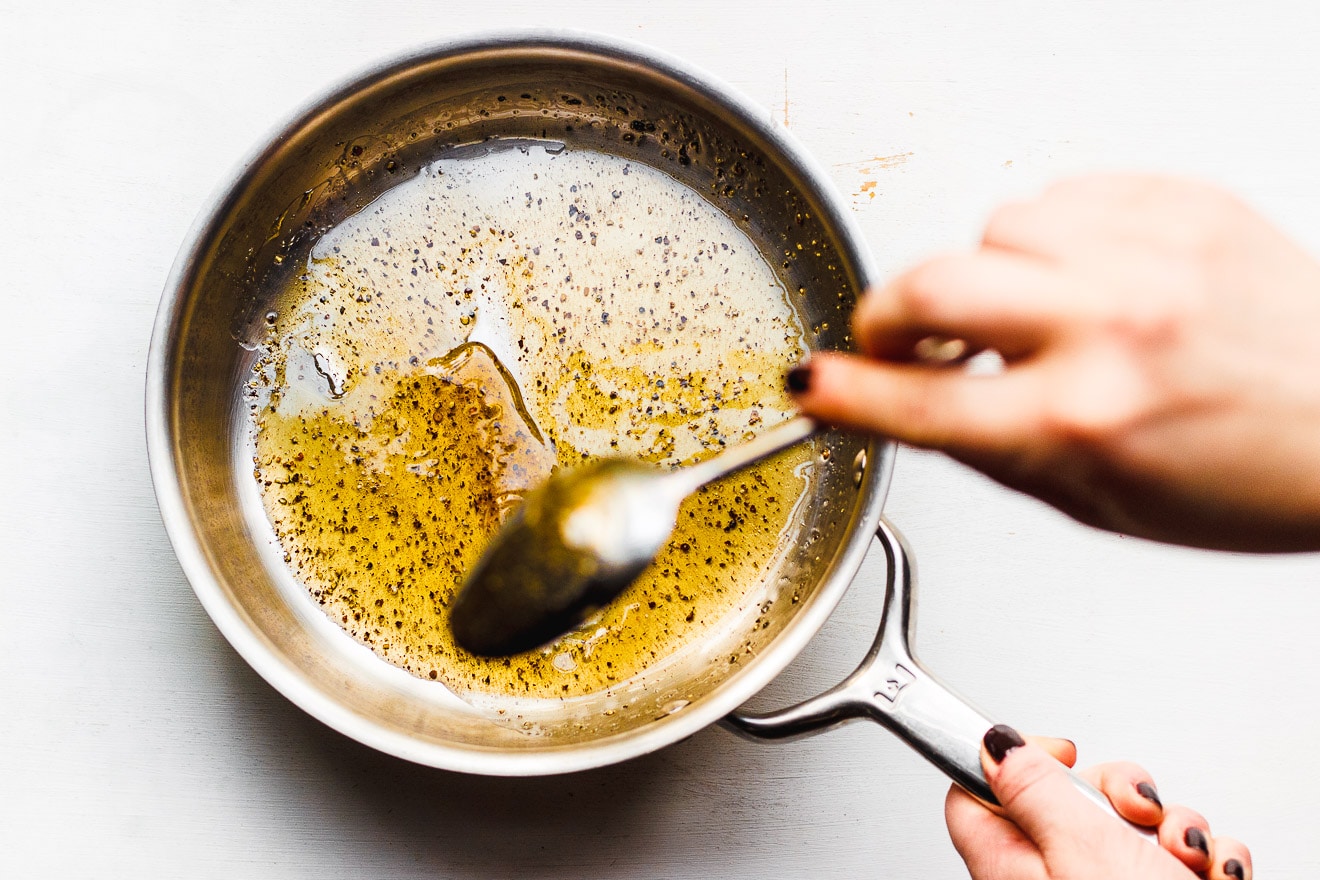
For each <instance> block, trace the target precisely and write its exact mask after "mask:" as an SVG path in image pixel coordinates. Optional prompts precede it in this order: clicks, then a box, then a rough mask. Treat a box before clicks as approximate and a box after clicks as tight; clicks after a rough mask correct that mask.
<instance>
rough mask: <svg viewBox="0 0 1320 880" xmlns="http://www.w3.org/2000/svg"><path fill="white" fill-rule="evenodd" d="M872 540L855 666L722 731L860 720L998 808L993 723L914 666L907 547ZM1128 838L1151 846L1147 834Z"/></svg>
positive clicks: (771, 735)
mask: <svg viewBox="0 0 1320 880" xmlns="http://www.w3.org/2000/svg"><path fill="white" fill-rule="evenodd" d="M876 537H877V538H878V539H879V540H880V543H881V545H883V546H884V548H885V557H886V560H887V562H888V588H887V590H886V592H885V607H884V612H883V615H882V616H881V618H880V632H879V634H877V635H876V638H875V642H874V643H873V644H872V645H871V650H870V651H869V652H868V653H867V655H866V659H865V660H863V661H862V663H861V665H860V666H858V667H857V669H856V670H855V671H854V672H853V673H852V674H851V675H849V676H848V678H846V679H845V680H844V681H843V682H841V683H840V684H839V685H837V686H836V687H833V688H831V689H830V690H828V691H826V692H825V693H823V694H821V695H819V696H816V697H812V698H811V699H808V700H805V701H803V702H801V703H798V704H797V705H796V706H791V707H789V708H787V709H781V710H779V711H777V712H768V713H764V714H753V713H744V712H734V713H731V714H730V715H729V716H728V717H726V718H725V719H724V721H723V724H724V725H725V726H726V727H727V728H728V729H730V730H732V731H733V732H735V733H737V734H739V735H741V736H744V737H746V738H748V739H755V740H787V739H796V738H800V737H804V736H810V735H812V734H815V733H820V732H823V731H825V730H828V729H830V728H832V727H835V726H837V725H839V724H842V723H844V722H846V721H851V720H854V719H859V718H869V719H870V720H872V721H875V722H877V723H878V724H881V725H883V726H884V727H886V728H888V729H889V730H891V731H893V733H895V734H896V735H897V736H898V737H899V738H900V739H902V740H903V741H904V742H906V743H907V744H908V745H910V746H911V747H912V748H914V749H916V750H917V752H918V753H919V754H921V755H922V757H924V758H926V759H927V760H928V761H930V762H931V763H932V764H934V765H935V766H936V767H938V768H939V769H940V770H942V771H944V773H945V774H946V775H948V777H949V778H950V779H952V780H953V781H954V782H956V783H957V784H958V785H960V786H961V787H962V788H964V789H966V790H967V791H969V792H971V793H972V794H973V795H975V796H976V797H978V798H980V799H981V800H983V801H985V802H986V803H988V804H996V803H998V802H997V801H996V799H995V796H994V793H993V792H991V791H990V785H989V783H988V782H986V779H985V772H984V771H983V770H982V769H981V738H982V737H983V736H984V735H985V732H986V731H987V730H989V729H990V727H991V726H992V725H993V722H992V721H991V720H990V719H989V718H988V717H987V716H986V715H985V714H984V713H982V712H980V711H979V710H977V709H975V708H974V707H973V706H972V705H971V704H970V703H968V702H967V701H966V700H965V699H963V698H962V697H960V696H958V695H957V694H956V693H954V692H953V691H952V690H950V689H949V688H948V687H947V686H946V685H945V684H944V683H943V682H941V681H940V680H939V679H938V678H936V677H935V675H933V674H932V673H931V672H930V671H929V670H928V669H926V667H925V666H923V665H922V664H921V662H920V661H919V660H917V658H916V656H915V654H914V653H913V650H912V643H913V640H914V638H915V636H916V596H915V575H914V571H913V565H912V552H911V550H910V548H909V547H908V545H907V541H906V540H905V539H904V538H903V536H902V535H901V534H900V533H899V531H898V530H897V529H895V528H894V527H893V526H892V525H891V524H890V523H889V522H888V521H886V520H884V519H882V520H881V521H880V527H879V529H878V530H877V532H876ZM1068 775H1069V777H1070V779H1071V780H1072V784H1073V786H1074V787H1076V788H1077V790H1078V791H1080V792H1081V793H1082V794H1084V795H1085V796H1086V797H1087V798H1088V799H1089V800H1091V801H1092V802H1093V803H1095V804H1096V805H1097V806H1098V807H1100V808H1101V809H1102V810H1104V811H1105V812H1107V813H1109V814H1110V815H1112V816H1115V817H1118V814H1117V813H1116V812H1115V811H1114V808H1113V805H1112V804H1110V803H1109V799H1108V798H1107V797H1105V796H1104V795H1103V794H1102V793H1101V792H1100V791H1099V790H1098V789H1096V788H1095V787H1094V786H1092V785H1091V784H1090V783H1089V782H1087V781H1086V780H1084V779H1082V778H1081V777H1080V776H1078V775H1077V774H1076V773H1074V772H1073V771H1072V770H1068ZM1132 827H1133V829H1134V830H1136V831H1137V832H1139V833H1140V834H1142V835H1143V836H1145V837H1146V838H1147V839H1149V840H1151V841H1154V840H1155V839H1156V838H1155V835H1154V833H1153V832H1152V831H1151V830H1150V829H1147V828H1141V827H1139V826H1135V825H1134V826H1132Z"/></svg>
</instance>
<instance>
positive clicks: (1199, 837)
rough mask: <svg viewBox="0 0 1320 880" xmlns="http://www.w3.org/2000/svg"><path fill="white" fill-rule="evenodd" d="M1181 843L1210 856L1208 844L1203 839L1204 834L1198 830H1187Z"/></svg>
mask: <svg viewBox="0 0 1320 880" xmlns="http://www.w3.org/2000/svg"><path fill="white" fill-rule="evenodd" d="M1183 843H1185V844H1187V845H1188V846H1190V847H1191V848H1192V849H1199V850H1200V851H1201V852H1203V853H1205V854H1206V855H1210V843H1209V841H1207V840H1206V839H1205V833H1204V832H1203V831H1201V829H1200V828H1188V829H1187V833H1186V834H1184V835H1183Z"/></svg>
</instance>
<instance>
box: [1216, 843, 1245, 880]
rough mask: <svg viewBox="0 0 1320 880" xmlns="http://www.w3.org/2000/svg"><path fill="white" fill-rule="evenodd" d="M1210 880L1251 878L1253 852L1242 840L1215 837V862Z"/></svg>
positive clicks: (1242, 879) (1243, 879)
mask: <svg viewBox="0 0 1320 880" xmlns="http://www.w3.org/2000/svg"><path fill="white" fill-rule="evenodd" d="M1209 878H1210V880H1251V853H1250V852H1249V851H1248V850H1247V847H1246V845H1245V844H1243V843H1242V841H1240V840H1234V839H1233V838H1231V837H1216V838H1215V863H1214V866H1213V867H1212V868H1211V869H1210V873H1209Z"/></svg>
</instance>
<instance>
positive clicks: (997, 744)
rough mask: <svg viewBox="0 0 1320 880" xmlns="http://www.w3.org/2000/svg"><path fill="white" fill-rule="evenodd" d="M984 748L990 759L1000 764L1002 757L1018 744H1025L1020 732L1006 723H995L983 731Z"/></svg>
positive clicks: (1002, 760)
mask: <svg viewBox="0 0 1320 880" xmlns="http://www.w3.org/2000/svg"><path fill="white" fill-rule="evenodd" d="M981 741H982V742H984V743H985V750H986V751H987V752H989V753H990V760H992V761H994V762H995V763H996V764H1002V763H1003V762H1004V757H1005V756H1006V755H1007V754H1008V753H1009V752H1011V751H1013V750H1014V749H1016V748H1017V747H1018V746H1025V745H1026V744H1027V742H1026V740H1024V739H1023V738H1022V737H1021V735H1020V734H1018V732H1017V731H1016V730H1014V729H1013V728H1011V727H1009V726H1008V725H1007V724H996V725H995V726H994V727H992V728H990V729H989V730H987V731H986V732H985V738H984V739H982V740H981Z"/></svg>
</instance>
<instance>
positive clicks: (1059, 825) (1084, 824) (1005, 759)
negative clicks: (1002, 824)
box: [981, 724, 1109, 852]
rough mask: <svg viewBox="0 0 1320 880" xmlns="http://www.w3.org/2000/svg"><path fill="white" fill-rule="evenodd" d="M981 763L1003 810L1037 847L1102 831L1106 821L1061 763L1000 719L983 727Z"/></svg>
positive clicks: (1048, 845) (1074, 839) (1106, 818)
mask: <svg viewBox="0 0 1320 880" xmlns="http://www.w3.org/2000/svg"><path fill="white" fill-rule="evenodd" d="M981 766H982V768H983V769H984V770H985V777H986V781H988V782H989V783H990V790H991V791H993V792H994V794H995V797H996V798H997V799H998V800H999V805H1000V807H1001V809H1002V810H1003V813H1004V815H1005V816H1006V817H1008V818H1009V819H1011V820H1012V821H1013V824H1015V825H1017V826H1018V828H1021V829H1022V832H1023V833H1024V834H1026V835H1027V837H1029V838H1031V841H1032V843H1034V844H1036V846H1037V848H1039V849H1040V850H1041V851H1042V852H1044V851H1046V850H1048V849H1050V848H1052V846H1053V845H1054V844H1055V843H1059V842H1064V841H1067V842H1071V843H1074V844H1075V843H1076V841H1077V840H1078V838H1079V836H1084V835H1089V834H1090V833H1091V832H1103V830H1104V827H1105V824H1106V823H1107V822H1108V821H1109V819H1108V817H1107V816H1105V814H1104V813H1103V812H1101V811H1100V810H1099V809H1097V808H1096V806H1095V804H1093V803H1091V802H1090V801H1089V800H1088V799H1087V798H1086V796H1085V795H1083V794H1082V793H1081V792H1079V791H1078V790H1077V789H1076V788H1074V787H1073V784H1072V781H1071V780H1070V779H1069V778H1068V775H1067V773H1066V772H1065V771H1064V767H1063V765H1062V764H1060V763H1059V762H1058V761H1056V760H1055V759H1054V758H1052V757H1050V755H1049V754H1048V753H1047V752H1046V751H1045V750H1044V749H1042V748H1040V747H1039V746H1036V745H1033V744H1029V743H1027V742H1026V741H1025V740H1023V739H1022V737H1021V736H1020V735H1019V734H1018V732H1017V731H1016V730H1014V729H1013V728H1011V727H1009V726H1007V725H1005V724H996V725H995V726H994V727H992V728H990V729H989V730H988V731H986V734H985V737H984V739H983V740H982V749H981Z"/></svg>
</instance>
